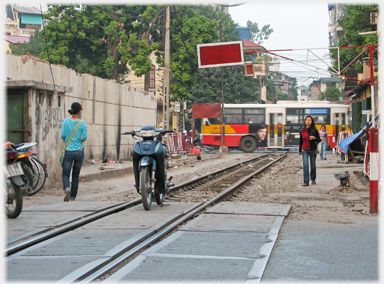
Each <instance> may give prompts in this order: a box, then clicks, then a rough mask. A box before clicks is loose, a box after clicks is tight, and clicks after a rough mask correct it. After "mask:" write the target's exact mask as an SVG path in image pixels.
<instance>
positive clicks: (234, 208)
mask: <svg viewBox="0 0 384 284" xmlns="http://www.w3.org/2000/svg"><path fill="white" fill-rule="evenodd" d="M290 208H291V206H290V205H283V204H265V203H246V202H222V203H219V204H217V205H216V206H215V207H212V208H210V209H208V210H207V211H206V212H205V213H216V214H218V213H222V214H250V215H275V216H276V215H279V216H287V215H288V213H289V210H290Z"/></svg>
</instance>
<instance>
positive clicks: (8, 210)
mask: <svg viewBox="0 0 384 284" xmlns="http://www.w3.org/2000/svg"><path fill="white" fill-rule="evenodd" d="M5 186H6V187H7V188H6V193H7V196H6V197H5V214H6V215H7V217H8V218H16V217H17V216H19V215H20V213H21V210H22V209H23V196H22V193H21V188H20V187H19V186H17V185H16V184H14V183H13V182H9V183H8V182H7V183H6V185H5Z"/></svg>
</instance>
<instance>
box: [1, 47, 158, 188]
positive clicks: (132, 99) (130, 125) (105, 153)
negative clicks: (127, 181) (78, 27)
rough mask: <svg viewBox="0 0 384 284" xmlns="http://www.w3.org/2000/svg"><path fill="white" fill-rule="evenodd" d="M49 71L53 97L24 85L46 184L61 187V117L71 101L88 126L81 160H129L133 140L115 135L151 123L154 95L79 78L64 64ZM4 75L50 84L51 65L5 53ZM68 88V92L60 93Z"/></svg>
mask: <svg viewBox="0 0 384 284" xmlns="http://www.w3.org/2000/svg"><path fill="white" fill-rule="evenodd" d="M51 68H52V72H53V77H54V83H55V84H56V85H57V86H59V92H58V93H57V94H54V93H53V91H52V90H49V89H50V88H48V87H46V88H42V87H38V88H36V87H28V89H29V91H28V92H29V93H28V94H29V106H30V109H29V114H28V115H29V117H30V123H31V126H30V129H31V130H32V131H31V136H30V137H31V141H34V142H37V143H38V145H37V146H36V148H35V149H33V150H34V151H35V152H36V153H37V157H38V158H39V159H41V160H42V161H44V162H45V163H47V165H48V171H49V174H50V175H49V178H48V181H47V182H48V183H47V186H54V187H61V166H60V163H59V157H60V155H61V152H62V150H63V147H64V143H63V140H62V139H61V137H60V134H61V126H62V121H63V119H64V118H66V117H70V114H69V113H68V109H70V106H71V104H72V102H75V101H77V102H79V103H81V105H82V106H83V111H82V117H81V118H82V119H83V120H85V121H86V123H87V125H88V140H87V141H86V142H85V143H84V146H85V161H88V160H90V159H102V158H104V157H107V158H108V159H113V160H117V159H127V158H130V157H131V152H132V148H133V144H134V140H133V139H132V137H131V136H129V135H124V136H121V135H120V134H121V133H122V132H124V131H131V130H134V129H138V128H140V127H141V126H143V125H155V123H156V109H157V101H156V99H155V97H154V95H153V93H151V92H149V93H148V92H144V91H142V90H140V89H136V88H133V87H130V86H129V85H121V84H117V83H116V82H114V81H112V80H106V79H101V78H98V77H94V76H92V75H89V74H78V73H76V72H75V71H74V70H72V69H68V68H66V67H64V66H58V65H51ZM5 76H6V77H10V78H12V81H14V80H32V81H35V82H45V83H47V84H48V85H51V86H52V85H53V80H52V75H51V69H50V65H49V64H48V63H47V62H44V61H41V60H40V59H37V58H34V57H25V56H15V55H11V54H6V68H5ZM13 88H15V87H13ZM71 88H72V91H71V92H62V91H63V90H64V91H65V90H70V89H71Z"/></svg>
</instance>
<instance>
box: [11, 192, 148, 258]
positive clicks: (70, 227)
mask: <svg viewBox="0 0 384 284" xmlns="http://www.w3.org/2000/svg"><path fill="white" fill-rule="evenodd" d="M140 203H141V199H137V200H133V201H130V202H126V203H123V204H121V205H117V206H114V207H112V208H110V207H108V208H109V209H107V210H103V211H101V212H98V213H93V214H92V215H91V216H87V217H84V218H80V219H79V220H76V221H74V222H72V221H71V222H69V223H67V224H66V225H62V226H60V227H56V228H54V229H52V230H50V231H49V232H46V233H43V234H40V235H38V236H35V237H32V238H29V239H28V240H26V241H24V242H21V243H18V244H15V245H12V246H9V247H7V249H6V250H5V253H6V255H7V256H10V255H12V254H15V253H17V252H19V251H21V250H23V249H26V248H28V247H31V246H33V245H35V244H38V243H40V242H43V241H45V240H48V239H50V238H53V237H56V236H58V235H60V234H63V233H66V232H68V231H71V230H73V229H76V228H78V227H81V226H84V225H85V224H88V223H90V222H93V221H95V220H98V219H100V218H103V217H105V216H107V215H110V214H114V213H116V212H119V211H122V210H124V209H126V208H127V207H132V206H135V205H137V204H140Z"/></svg>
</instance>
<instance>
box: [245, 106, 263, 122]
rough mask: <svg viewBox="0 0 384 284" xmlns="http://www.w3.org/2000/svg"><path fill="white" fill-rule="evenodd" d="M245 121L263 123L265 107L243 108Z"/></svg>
mask: <svg viewBox="0 0 384 284" xmlns="http://www.w3.org/2000/svg"><path fill="white" fill-rule="evenodd" d="M244 121H245V123H259V124H260V123H262V124H264V123H265V109H263V108H257V109H244Z"/></svg>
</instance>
